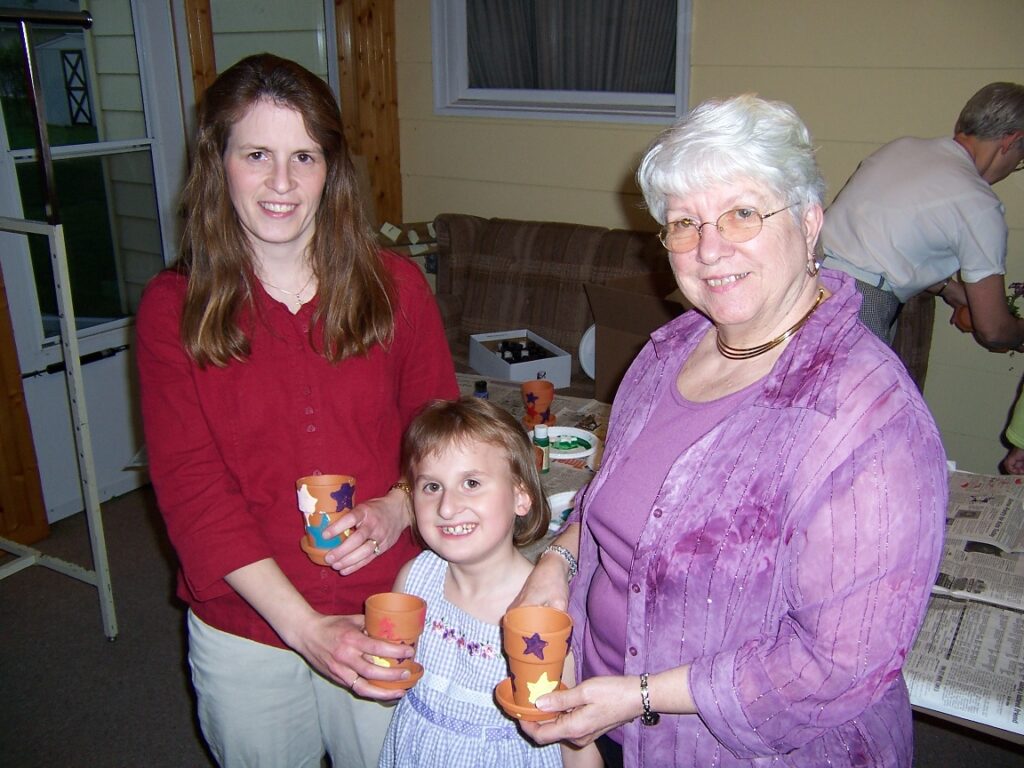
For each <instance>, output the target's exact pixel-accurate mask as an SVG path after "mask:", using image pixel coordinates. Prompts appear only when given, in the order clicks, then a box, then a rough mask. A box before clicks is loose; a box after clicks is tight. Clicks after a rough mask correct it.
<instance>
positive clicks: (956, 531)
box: [946, 472, 1024, 552]
mask: <svg viewBox="0 0 1024 768" xmlns="http://www.w3.org/2000/svg"><path fill="white" fill-rule="evenodd" d="M946 537H947V538H950V539H967V540H969V541H975V542H979V543H981V544H990V545H992V546H994V547H998V548H999V549H1001V550H1002V551H1004V552H1024V477H1021V476H1017V475H974V474H970V473H968V472H952V473H951V474H950V476H949V506H948V507H947V511H946Z"/></svg>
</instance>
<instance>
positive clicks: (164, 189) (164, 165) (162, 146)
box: [0, 0, 191, 372]
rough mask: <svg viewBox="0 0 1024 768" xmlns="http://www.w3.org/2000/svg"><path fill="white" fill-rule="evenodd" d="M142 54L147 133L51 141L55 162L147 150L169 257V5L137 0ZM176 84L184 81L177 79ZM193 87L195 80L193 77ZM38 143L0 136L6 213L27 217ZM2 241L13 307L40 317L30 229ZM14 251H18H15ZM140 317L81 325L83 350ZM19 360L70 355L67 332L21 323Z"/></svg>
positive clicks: (127, 329)
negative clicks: (20, 143) (28, 177)
mask: <svg viewBox="0 0 1024 768" xmlns="http://www.w3.org/2000/svg"><path fill="white" fill-rule="evenodd" d="M130 5H131V8H132V16H133V18H132V24H133V29H134V33H135V34H134V37H135V48H136V55H137V56H138V57H139V75H140V88H141V91H142V100H143V103H144V105H145V119H146V132H147V135H146V136H143V137H138V138H134V139H127V140H119V141H97V142H95V143H91V144H86V145H64V146H51V147H50V154H51V156H52V158H53V160H54V161H58V160H63V159H67V158H73V157H94V156H95V157H99V156H103V155H114V154H120V153H128V152H136V151H148V152H149V154H150V160H151V162H152V167H153V184H154V194H155V195H156V203H157V210H158V216H159V226H160V237H161V245H162V250H163V258H164V262H165V263H169V262H170V261H172V260H173V259H174V257H175V255H176V253H177V237H178V227H177V220H178V216H177V202H178V196H179V193H180V190H181V186H182V184H183V181H184V171H185V130H184V113H183V111H182V100H181V97H180V95H179V91H178V89H177V88H169V87H168V85H169V83H168V78H167V77H166V75H165V74H163V73H164V72H166V71H168V67H170V68H171V71H173V70H174V69H175V68H176V67H177V62H176V61H175V51H174V47H173V46H172V45H170V44H169V43H170V41H171V40H173V28H172V26H171V24H172V19H171V13H170V8H169V7H166V6H164V5H162V4H160V3H151V2H148V1H147V0H130ZM175 85H177V84H175ZM187 86H188V88H189V89H191V82H190V81H189V82H187ZM35 161H36V150H35V148H26V149H18V150H11V149H10V148H9V146H8V143H7V137H6V136H0V212H3V213H5V215H11V216H13V217H14V218H22V217H23V210H22V207H21V196H20V193H19V191H18V186H17V181H16V178H15V172H14V166H15V164H17V163H25V162H35ZM0 246H2V247H3V248H4V249H5V251H6V253H7V254H9V255H11V258H10V260H9V262H7V263H5V266H6V267H8V269H7V271H6V272H5V274H4V279H5V282H6V287H7V299H8V302H9V304H10V312H11V314H12V315H15V316H17V317H19V318H28V317H30V318H38V317H39V316H40V310H39V302H38V299H37V296H36V289H35V278H34V276H33V274H32V267H31V258H30V257H29V252H28V242H27V239H26V238H25V237H24V236H23V235H14V234H7V233H3V234H0ZM14 254H17V255H16V256H15V255H14ZM134 323H135V318H134V316H129V317H124V318H120V319H117V320H110V321H108V322H106V323H103V324H101V325H97V326H91V327H88V328H80V329H78V340H79V345H80V347H79V351H80V352H81V354H83V355H87V354H90V353H92V352H97V351H100V350H102V349H105V348H109V347H116V346H122V345H127V344H130V342H131V338H132V329H133V327H134ZM14 334H15V341H16V346H17V349H18V360H19V363H20V366H21V370H22V371H23V372H30V371H33V372H34V371H39V370H42V369H44V368H46V367H47V366H48V365H52V364H54V363H56V362H59V361H60V360H61V359H62V357H63V351H62V349H61V345H60V338H59V337H57V336H46V335H45V334H44V333H43V329H42V326H41V324H40V323H37V322H15V323H14Z"/></svg>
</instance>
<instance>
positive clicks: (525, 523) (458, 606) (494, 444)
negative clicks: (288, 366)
mask: <svg viewBox="0 0 1024 768" xmlns="http://www.w3.org/2000/svg"><path fill="white" fill-rule="evenodd" d="M402 449H403V450H402V457H403V458H402V461H403V468H404V470H405V476H406V477H408V478H409V479H410V482H411V483H412V486H413V507H414V509H415V513H416V527H417V530H418V532H419V535H420V537H421V539H422V540H423V542H424V543H425V544H426V545H427V547H429V549H430V551H426V552H423V553H422V554H421V555H419V557H417V558H416V559H415V560H413V561H411V562H409V563H407V564H406V565H405V566H404V567H403V568H402V570H401V571H400V572H399V574H398V580H397V582H396V586H395V589H396V591H403V592H408V593H411V594H415V595H419V596H420V597H422V598H423V599H424V600H426V602H427V620H426V626H425V628H424V630H423V635H422V636H421V637H420V640H419V643H418V645H417V652H416V660H417V661H418V662H419V663H420V664H422V665H423V667H424V669H425V670H426V671H425V672H424V675H423V678H422V679H421V680H420V681H419V682H418V683H417V684H416V685H415V687H413V688H411V689H410V690H409V691H408V692H407V693H406V695H405V698H403V699H402V701H401V702H400V703H399V704H398V707H397V708H396V710H395V714H394V717H393V718H392V721H391V726H390V728H389V730H388V734H387V738H386V740H385V743H384V749H383V751H382V752H381V759H380V765H381V767H382V768H395V767H396V766H428V765H430V766H444V767H445V768H458V767H459V766H467V767H471V768H480V767H481V766H524V767H529V768H533V767H534V766H536V767H542V766H543V767H546V766H559V765H562V758H563V754H562V752H564V757H565V759H566V764H567V765H577V764H582V763H576V762H574V761H576V760H579V759H586V758H593V757H596V755H597V750H596V748H595V747H593V745H591V746H589V747H587V748H585V749H584V750H579V751H576V750H574V749H570V748H568V747H559V746H556V745H551V746H548V747H538V746H536V745H534V744H533V743H532V742H530V741H529V740H527V739H526V738H525V737H524V736H523V735H522V733H521V732H520V731H519V729H518V727H517V726H516V724H515V723H514V722H513V721H512V720H510V719H509V718H508V717H507V716H506V715H505V714H504V713H503V712H502V711H501V710H500V709H499V708H498V705H497V704H496V703H495V700H494V694H493V691H494V688H495V686H496V685H497V684H498V683H499V682H501V681H502V680H503V679H504V678H506V677H508V674H509V673H508V667H507V664H506V661H505V658H504V656H503V655H502V650H501V632H500V628H499V625H500V623H501V617H502V616H503V615H504V613H505V610H506V608H507V607H508V605H509V603H511V602H512V600H513V598H515V596H516V595H517V594H518V593H519V590H520V589H521V588H522V586H523V582H524V581H525V580H526V577H527V576H528V575H529V573H530V571H531V568H532V564H531V563H530V561H529V560H527V559H526V557H524V556H523V555H522V553H521V552H520V551H519V550H518V547H520V546H524V545H527V544H530V543H533V542H535V541H537V540H538V539H540V538H541V537H542V536H543V535H544V532H545V531H546V530H547V526H548V520H549V519H550V516H551V513H550V511H549V509H548V505H547V501H546V499H545V498H544V493H543V491H542V490H541V485H540V476H539V475H538V473H537V467H536V464H535V463H534V458H533V448H532V446H531V445H530V441H529V439H528V437H527V435H526V433H525V432H524V431H523V428H522V427H521V426H520V425H519V424H518V423H517V422H516V420H515V419H514V418H513V417H512V416H511V415H510V414H509V413H507V412H506V411H504V410H502V409H501V408H499V407H498V406H496V405H494V404H492V403H490V402H489V401H487V400H481V399H479V398H475V397H463V398H462V399H460V400H457V401H438V402H435V403H433V404H431V405H429V406H427V407H426V408H425V409H424V410H423V411H422V412H421V413H420V414H419V416H417V417H416V419H414V420H413V422H412V424H411V425H410V426H409V429H408V431H407V432H406V434H405V440H404V442H403V445H402ZM566 672H567V673H569V677H568V678H567V679H565V678H564V679H565V682H566V684H571V683H572V674H571V672H572V661H571V658H570V659H567V660H566ZM591 752H592V754H591ZM597 760H598V762H597V763H594V764H596V765H600V762H599V760H600V758H599V757H598V758H597Z"/></svg>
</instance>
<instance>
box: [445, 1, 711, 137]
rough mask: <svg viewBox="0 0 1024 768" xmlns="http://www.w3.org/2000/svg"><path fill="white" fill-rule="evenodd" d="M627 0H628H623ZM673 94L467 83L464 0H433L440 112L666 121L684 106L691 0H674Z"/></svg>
mask: <svg viewBox="0 0 1024 768" xmlns="http://www.w3.org/2000/svg"><path fill="white" fill-rule="evenodd" d="M626 1H627V2H628V0H626ZM677 2H678V9H677V17H676V88H675V94H674V95H673V94H658V93H648V94H643V93H610V92H609V93H605V92H594V91H547V90H531V89H521V90H519V89H498V88H470V87H469V57H468V54H467V46H466V29H467V27H466V0H432V4H431V37H432V42H433V46H432V47H433V56H432V58H433V72H434V112H435V113H436V114H438V115H461V116H472V117H500V118H505V117H513V118H527V119H546V120H598V121H608V122H638V123H669V122H672V121H673V120H675V119H676V118H677V117H680V116H682V115H683V114H684V113H685V112H686V108H687V104H688V89H689V80H690V76H689V75H690V19H691V3H692V0H677Z"/></svg>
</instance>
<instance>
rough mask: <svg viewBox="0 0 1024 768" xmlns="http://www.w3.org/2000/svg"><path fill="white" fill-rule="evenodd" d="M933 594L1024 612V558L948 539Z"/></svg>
mask: <svg viewBox="0 0 1024 768" xmlns="http://www.w3.org/2000/svg"><path fill="white" fill-rule="evenodd" d="M932 592H933V593H934V594H938V595H952V596H955V597H961V598H963V599H965V600H979V601H981V602H986V603H991V604H992V605H998V606H1002V607H1004V608H1015V609H1016V610H1024V554H1021V553H1019V552H1004V551H1003V550H1001V549H999V547H995V546H993V545H991V544H982V543H981V542H977V541H969V540H967V539H956V538H952V537H947V538H946V542H945V544H944V547H943V552H942V562H941V563H940V564H939V575H938V577H937V578H936V579H935V586H934V587H933V588H932Z"/></svg>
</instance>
